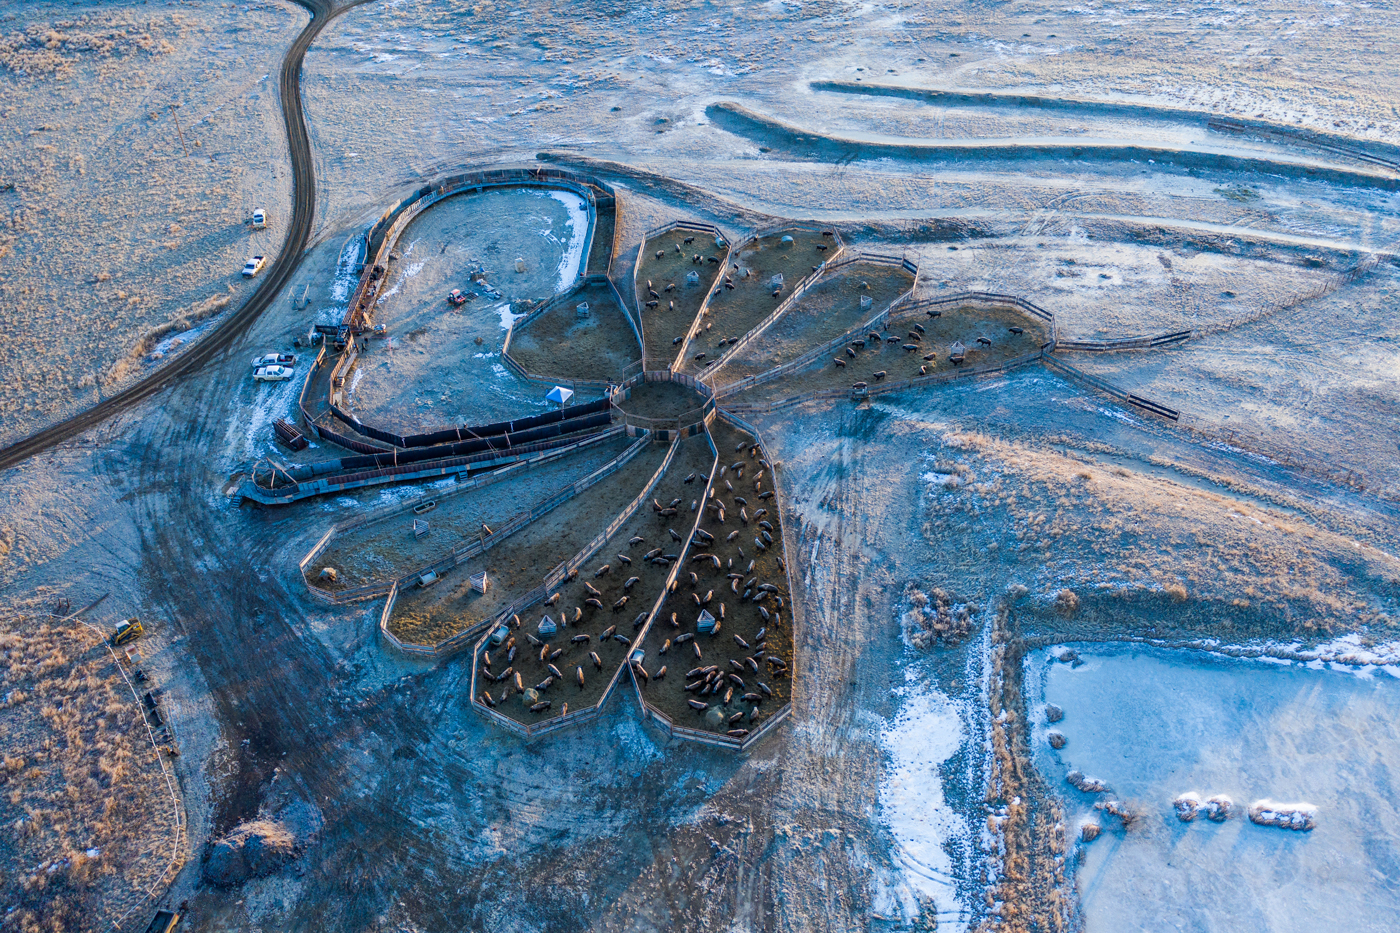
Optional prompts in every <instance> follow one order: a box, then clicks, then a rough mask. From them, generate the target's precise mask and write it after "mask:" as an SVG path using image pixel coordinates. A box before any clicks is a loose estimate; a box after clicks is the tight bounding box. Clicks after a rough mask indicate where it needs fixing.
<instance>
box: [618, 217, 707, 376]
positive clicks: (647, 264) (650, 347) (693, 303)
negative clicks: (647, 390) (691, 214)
mask: <svg viewBox="0 0 1400 933" xmlns="http://www.w3.org/2000/svg"><path fill="white" fill-rule="evenodd" d="M686 240H690V241H691V242H689V243H687V242H686ZM658 254H660V255H659V256H658ZM697 256H699V257H700V259H699V262H696V261H695V257H697ZM728 256H729V249H728V247H725V248H724V249H717V248H716V247H715V238H714V237H713V236H711V235H710V234H708V233H701V232H699V231H695V230H672V231H670V232H669V233H663V234H661V235H660V236H657V237H653V238H651V239H647V240H643V241H642V245H641V265H640V266H639V267H638V268H637V307H638V308H639V309H640V310H641V312H642V337H643V339H644V340H645V341H646V352H645V357H644V358H645V359H646V368H647V369H666V368H667V367H669V366H670V365H671V361H672V360H674V359H675V358H676V353H677V351H678V350H679V348H680V345H679V344H678V343H676V342H675V340H676V338H677V337H684V336H685V334H686V333H687V332H688V331H689V330H690V325H691V323H692V322H693V321H694V320H695V315H696V314H697V313H699V311H700V305H701V304H703V303H704V301H705V295H707V294H708V293H709V291H710V289H711V288H713V287H714V284H715V283H716V282H717V281H718V280H719V274H720V272H721V271H722V270H723V269H724V264H725V261H726V259H727V258H728ZM711 260H714V261H713V262H711ZM691 272H694V273H697V274H698V275H699V276H700V281H699V282H697V283H695V284H693V285H692V284H690V283H689V282H687V281H686V276H687V275H688V274H690V273H691ZM647 283H651V284H650V285H648V284H647ZM672 286H674V287H672ZM668 288H669V289H670V291H667V289H668ZM652 293H655V294H656V297H655V298H653V297H652ZM650 301H655V302H656V303H657V304H656V306H655V307H651V308H648V307H647V302H650Z"/></svg>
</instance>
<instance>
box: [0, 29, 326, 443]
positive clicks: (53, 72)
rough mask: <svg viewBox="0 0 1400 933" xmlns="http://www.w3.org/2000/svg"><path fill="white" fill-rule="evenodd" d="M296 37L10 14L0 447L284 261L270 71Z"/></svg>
mask: <svg viewBox="0 0 1400 933" xmlns="http://www.w3.org/2000/svg"><path fill="white" fill-rule="evenodd" d="M304 20H305V14H303V13H302V12H300V11H299V10H296V9H295V8H293V7H291V6H290V5H280V4H279V5H270V4H262V5H258V6H254V7H252V8H251V9H239V8H236V7H232V6H225V5H222V4H204V5H199V6H195V7H181V8H180V9H178V10H166V9H162V8H159V7H145V6H133V7H128V8H121V7H118V8H109V7H107V6H106V5H93V6H91V7H84V6H81V5H80V6H77V7H73V6H69V5H67V4H42V3H34V4H28V3H26V4H11V5H9V6H8V8H6V9H4V10H3V12H0V189H4V188H7V186H9V185H11V184H12V185H13V186H14V187H13V189H9V190H0V307H3V309H4V316H3V321H2V322H0V327H3V339H0V373H3V374H4V375H5V378H4V379H0V442H5V441H13V440H17V439H18V438H19V437H22V436H24V435H25V434H28V433H31V432H32V431H34V430H36V429H37V428H39V427H42V426H43V425H45V424H47V423H49V422H50V421H53V420H55V419H57V418H59V417H62V416H64V415H67V414H71V413H73V412H75V411H77V410H80V409H82V408H86V407H88V406H90V405H92V404H93V403H95V402H96V401H98V400H100V399H101V398H102V397H103V396H105V395H108V394H110V393H111V392H112V391H114V390H116V389H118V388H120V387H121V386H122V385H124V384H125V383H127V382H129V381H130V380H131V379H132V378H134V377H136V376H137V375H139V374H140V373H141V372H142V371H143V370H144V369H145V368H146V367H147V366H150V365H153V364H154V362H155V361H154V360H151V359H149V357H150V354H151V353H152V351H154V350H155V349H156V347H157V345H158V344H160V343H161V342H162V341H167V342H166V345H165V347H164V348H163V351H162V356H163V357H164V356H168V355H169V352H171V351H176V350H178V349H179V346H180V343H179V338H180V335H181V333H182V332H184V331H186V330H188V329H189V328H190V327H192V326H194V325H195V324H197V323H198V322H199V321H201V320H204V319H206V318H208V317H210V316H211V315H216V314H218V313H219V312H220V311H222V310H224V309H225V308H227V307H229V306H230V305H231V304H234V303H237V302H239V301H242V300H243V299H244V298H245V297H246V296H247V295H248V293H249V291H250V289H251V287H252V286H251V284H250V283H249V282H248V281H247V280H244V279H243V278H242V277H241V275H240V270H241V269H242V265H243V263H244V261H245V260H246V259H247V258H248V256H250V255H252V254H253V253H263V254H266V255H268V256H271V255H273V254H275V253H276V252H277V249H278V248H279V247H280V245H281V241H282V231H283V229H284V225H285V223H286V221H287V214H288V211H289V209H290V203H291V200H290V194H291V188H290V170H289V168H287V167H286V162H287V155H286V151H287V144H286V134H285V132H284V131H283V129H282V121H281V117H280V112H279V106H278V100H277V69H278V66H279V64H280V62H281V58H282V55H283V53H284V52H285V50H286V48H287V46H288V45H289V44H290V42H291V40H292V38H293V37H294V36H295V35H296V31H297V29H298V28H300V25H301V23H302V22H304ZM170 105H176V107H177V108H178V109H177V110H176V111H175V113H174V115H172V112H171V111H170V109H169V107H170ZM177 119H178V121H179V129H178V130H177V127H176V120H177ZM181 133H183V136H184V142H183V145H182V142H181V138H180V137H181ZM187 153H188V154H187ZM259 207H262V208H265V209H266V210H267V211H268V212H269V216H270V220H271V223H270V224H269V227H268V229H266V230H262V231H256V232H255V231H252V230H251V228H250V227H249V225H248V220H249V218H250V217H251V215H252V212H253V211H254V210H255V209H256V208H259Z"/></svg>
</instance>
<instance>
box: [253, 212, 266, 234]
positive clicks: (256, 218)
mask: <svg viewBox="0 0 1400 933" xmlns="http://www.w3.org/2000/svg"><path fill="white" fill-rule="evenodd" d="M266 226H267V211H265V210H263V209H262V208H261V207H260V208H258V209H257V210H255V211H253V227H254V229H257V230H261V229H262V228H263V227H266Z"/></svg>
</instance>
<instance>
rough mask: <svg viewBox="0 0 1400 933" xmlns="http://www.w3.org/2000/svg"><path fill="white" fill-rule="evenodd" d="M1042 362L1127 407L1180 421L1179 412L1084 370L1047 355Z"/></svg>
mask: <svg viewBox="0 0 1400 933" xmlns="http://www.w3.org/2000/svg"><path fill="white" fill-rule="evenodd" d="M1043 362H1044V363H1045V365H1046V366H1048V367H1049V368H1050V369H1051V370H1052V371H1054V372H1057V373H1060V374H1061V375H1064V376H1068V377H1070V378H1071V379H1075V380H1077V381H1079V382H1082V383H1084V384H1085V385H1087V386H1090V387H1091V388H1094V389H1097V390H1098V391H1100V392H1103V393H1105V394H1107V395H1111V396H1113V397H1114V398H1116V399H1118V400H1120V401H1123V402H1127V403H1128V404H1129V405H1132V406H1133V407H1134V408H1137V409H1140V410H1141V411H1146V412H1150V413H1151V414H1154V415H1158V416H1159V417H1162V418H1166V419H1168V420H1170V421H1178V420H1180V419H1181V412H1179V411H1177V410H1176V409H1175V408H1168V407H1167V406H1166V405H1162V404H1160V403H1158V402H1154V401H1152V400H1151V399H1146V398H1143V397H1142V396H1140V395H1135V394H1134V393H1132V392H1129V391H1127V390H1126V389H1120V388H1118V387H1117V386H1115V385H1113V384H1112V383H1109V382H1105V381H1104V380H1102V379H1100V378H1098V377H1097V376H1091V375H1089V374H1088V373H1086V372H1084V370H1082V369H1078V368H1076V367H1074V366H1071V365H1069V364H1068V363H1066V362H1064V361H1063V360H1059V359H1056V358H1055V357H1054V356H1052V355H1050V354H1048V353H1047V354H1046V355H1045V356H1044V358H1043Z"/></svg>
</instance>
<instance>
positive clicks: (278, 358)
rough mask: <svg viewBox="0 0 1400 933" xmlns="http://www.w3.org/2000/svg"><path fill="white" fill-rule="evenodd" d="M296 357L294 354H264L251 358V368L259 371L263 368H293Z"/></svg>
mask: <svg viewBox="0 0 1400 933" xmlns="http://www.w3.org/2000/svg"><path fill="white" fill-rule="evenodd" d="M296 364H297V356H296V354H295V353H264V354H262V355H261V356H255V357H253V368H254V369H261V368H262V367H264V366H295V365H296Z"/></svg>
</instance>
